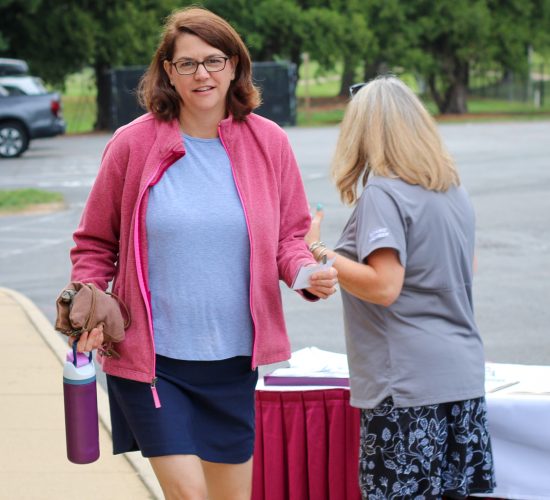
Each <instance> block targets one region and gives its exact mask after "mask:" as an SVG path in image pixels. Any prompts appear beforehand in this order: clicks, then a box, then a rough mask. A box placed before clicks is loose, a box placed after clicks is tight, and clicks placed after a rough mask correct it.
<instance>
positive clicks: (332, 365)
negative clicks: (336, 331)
mask: <svg viewBox="0 0 550 500" xmlns="http://www.w3.org/2000/svg"><path fill="white" fill-rule="evenodd" d="M288 362H289V364H290V367H288V368H278V369H276V370H275V371H274V372H272V373H271V374H270V375H273V376H281V377H283V376H285V377H342V378H348V377H349V369H348V357H347V356H346V355H345V354H340V353H336V352H330V351H323V350H322V349H318V348H317V347H304V348H303V349H300V350H298V351H295V352H293V353H292V355H291V357H290V359H289V361H288Z"/></svg>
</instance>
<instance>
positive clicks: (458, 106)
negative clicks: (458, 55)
mask: <svg viewBox="0 0 550 500" xmlns="http://www.w3.org/2000/svg"><path fill="white" fill-rule="evenodd" d="M469 70H470V68H469V65H468V63H467V62H465V61H458V60H456V59H455V60H453V61H452V65H451V71H450V73H448V74H447V81H448V82H449V83H448V84H447V88H446V89H445V94H444V96H442V95H441V93H440V92H439V91H438V89H437V86H436V83H435V76H434V75H430V76H429V78H428V85H429V87H430V92H431V94H432V97H433V99H434V101H435V103H436V104H437V107H438V109H439V112H440V113H441V114H444V115H446V114H457V115H461V114H463V113H467V112H468V82H469V75H470V71H469Z"/></svg>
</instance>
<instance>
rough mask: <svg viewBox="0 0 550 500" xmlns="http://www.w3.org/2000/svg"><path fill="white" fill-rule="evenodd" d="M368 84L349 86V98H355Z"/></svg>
mask: <svg viewBox="0 0 550 500" xmlns="http://www.w3.org/2000/svg"><path fill="white" fill-rule="evenodd" d="M366 84H367V83H366V82H361V83H354V84H353V85H350V86H349V96H350V97H353V96H355V94H357V92H359V91H360V90H361V89H362V88H363V87H364V86H365V85H366Z"/></svg>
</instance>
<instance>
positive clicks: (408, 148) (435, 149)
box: [331, 76, 460, 205]
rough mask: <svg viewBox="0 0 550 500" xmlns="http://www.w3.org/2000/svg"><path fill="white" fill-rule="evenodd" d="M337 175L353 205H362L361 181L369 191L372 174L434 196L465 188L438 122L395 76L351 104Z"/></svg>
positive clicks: (361, 92)
mask: <svg viewBox="0 0 550 500" xmlns="http://www.w3.org/2000/svg"><path fill="white" fill-rule="evenodd" d="M331 171H332V176H333V178H334V180H335V182H336V186H337V187H338V190H339V192H340V197H341V198H342V201H343V202H344V203H346V204H349V205H353V204H354V203H355V202H356V201H357V185H358V183H359V178H360V177H362V184H363V186H364V185H365V184H366V182H367V179H368V176H369V174H370V173H371V172H372V173H374V174H375V175H380V176H383V177H392V178H399V179H401V180H403V181H405V182H408V183H409V184H418V185H420V186H422V187H424V188H426V189H430V190H433V191H447V189H449V187H451V186H452V185H459V184H460V179H459V176H458V172H457V170H456V168H455V165H454V162H453V160H452V158H451V156H450V155H449V153H448V152H447V149H446V148H445V146H444V145H443V142H442V140H441V137H440V135H439V132H438V131H437V126H436V124H435V121H434V119H433V118H432V117H431V116H430V114H429V113H428V111H427V110H426V108H424V106H423V105H422V103H421V102H420V100H419V99H418V97H416V95H415V94H414V93H413V92H412V90H411V89H410V88H409V87H407V86H406V85H405V84H404V83H403V82H402V81H401V80H400V79H399V78H397V77H395V76H383V77H378V78H376V79H374V80H372V81H370V82H369V83H367V84H366V85H365V86H364V87H363V88H361V89H360V90H359V91H358V92H357V94H356V95H355V96H354V97H353V99H352V100H351V101H350V103H349V104H348V107H347V109H346V113H345V115H344V119H343V121H342V124H341V127H340V136H339V138H338V143H337V145H336V151H335V154H334V158H333V160H332V168H331Z"/></svg>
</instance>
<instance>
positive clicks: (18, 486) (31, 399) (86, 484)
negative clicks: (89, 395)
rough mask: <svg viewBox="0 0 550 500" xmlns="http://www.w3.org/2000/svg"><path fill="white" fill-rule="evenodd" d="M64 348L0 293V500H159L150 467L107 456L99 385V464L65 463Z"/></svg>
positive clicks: (15, 297)
mask: <svg viewBox="0 0 550 500" xmlns="http://www.w3.org/2000/svg"><path fill="white" fill-rule="evenodd" d="M66 351H67V344H66V343H65V342H64V341H63V339H61V338H60V337H59V335H58V334H56V332H55V331H54V330H53V327H52V326H51V325H50V323H49V322H48V320H47V319H46V317H45V316H44V315H43V314H42V313H41V312H40V311H39V310H38V308H37V307H36V306H35V305H34V304H33V303H32V302H31V301H30V300H29V299H27V298H26V297H24V296H23V295H21V294H20V293H18V292H15V291H13V290H9V289H6V288H0V367H1V370H2V374H3V376H2V385H1V387H0V401H1V408H2V411H1V413H0V498H6V499H14V500H21V499H25V500H26V499H29V500H31V499H32V500H34V499H40V500H42V499H44V500H53V499H55V500H64V499H71V498H78V500H86V499H97V498H101V499H103V500H107V499H112V500H126V499H128V500H146V499H160V498H162V492H161V490H160V487H159V486H158V483H157V482H156V479H155V477H154V475H153V472H152V470H151V467H150V466H149V462H148V461H147V460H145V459H144V458H142V457H141V455H140V454H139V453H132V454H128V455H117V456H113V455H112V451H111V450H112V445H111V433H110V430H111V427H110V425H111V424H110V420H109V407H108V400H107V394H106V393H105V390H104V389H103V388H102V387H101V386H100V385H99V384H98V385H97V390H98V394H97V396H98V408H99V417H100V426H99V433H100V450H101V456H100V458H99V460H98V461H97V462H95V463H93V464H89V465H75V464H72V463H71V462H69V461H68V460H67V458H66V451H65V420H64V413H63V412H64V410H63V381H62V377H63V374H62V373H63V372H62V363H63V361H64V358H65V353H66Z"/></svg>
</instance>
